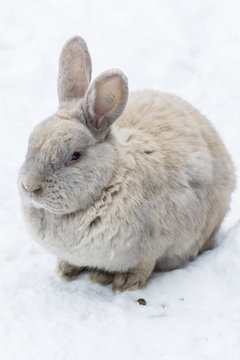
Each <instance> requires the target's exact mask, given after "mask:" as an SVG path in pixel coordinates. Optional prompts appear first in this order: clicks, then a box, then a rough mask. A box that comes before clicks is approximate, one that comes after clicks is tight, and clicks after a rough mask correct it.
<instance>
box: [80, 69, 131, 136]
mask: <svg viewBox="0 0 240 360" xmlns="http://www.w3.org/2000/svg"><path fill="white" fill-rule="evenodd" d="M127 99H128V82H127V78H126V76H125V75H124V74H123V73H122V72H121V71H120V70H109V71H105V72H104V73H102V74H101V75H100V76H99V77H98V78H97V79H96V80H95V81H94V82H93V83H92V85H91V86H90V87H89V89H88V90H87V93H86V95H85V99H84V104H83V111H84V116H85V119H86V124H87V126H88V128H89V129H90V130H91V131H92V133H93V135H94V136H95V137H96V138H98V139H99V140H103V139H104V137H105V136H106V134H107V132H108V130H109V127H110V126H111V125H112V123H113V122H114V121H115V120H116V119H117V118H118V117H119V116H120V115H121V114H122V112H123V110H124V108H125V106H126V103H127Z"/></svg>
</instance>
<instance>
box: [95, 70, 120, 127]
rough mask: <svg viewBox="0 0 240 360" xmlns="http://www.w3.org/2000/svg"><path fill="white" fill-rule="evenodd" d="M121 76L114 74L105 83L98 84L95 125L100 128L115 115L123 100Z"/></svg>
mask: <svg viewBox="0 0 240 360" xmlns="http://www.w3.org/2000/svg"><path fill="white" fill-rule="evenodd" d="M121 88H122V86H121V78H120V77H118V76H113V77H112V78H110V79H108V80H106V81H105V82H104V83H103V84H101V83H100V84H98V85H97V86H96V93H95V96H96V98H95V102H94V113H95V119H94V126H95V127H96V128H97V129H99V128H100V127H101V126H102V125H103V122H104V121H106V119H107V118H108V119H110V118H112V117H113V115H114V112H115V111H116V109H117V107H118V106H119V103H120V102H121V98H122V92H121Z"/></svg>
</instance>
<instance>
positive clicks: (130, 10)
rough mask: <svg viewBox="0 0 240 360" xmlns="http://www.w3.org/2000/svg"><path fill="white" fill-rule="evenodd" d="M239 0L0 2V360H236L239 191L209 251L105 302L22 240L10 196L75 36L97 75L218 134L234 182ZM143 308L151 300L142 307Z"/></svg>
mask: <svg viewBox="0 0 240 360" xmlns="http://www.w3.org/2000/svg"><path fill="white" fill-rule="evenodd" d="M239 15H240V1H238V0H236V1H235V0H228V1H220V0H218V1H217V0H216V1H214V0H198V1H196V0H192V1H190V0H189V1H181V0H172V1H167V0H166V1H159V0H155V1H154V0H143V1H140V0H139V1H137V0H135V1H130V0H128V1H127V0H121V1H115V0H100V1H97V0H95V1H94V0H85V1H83V0H61V1H57V0H52V1H50V0H42V1H34V0H25V1H21V0H19V1H17V0H8V1H6V0H0V125H1V127H0V153H1V157H0V162H1V164H0V169H1V176H0V204H1V207H0V226H1V228H0V237H1V238H0V269H1V270H0V359H1V360H21V359H24V360H30V359H35V360H38V359H41V360H43V359H44V360H50V359H51V360H52V359H54V360H68V359H69V360H72V359H83V360H85V359H90V360H91V359H96V358H98V359H104V360H108V359H117V360H125V359H127V360H128V359H134V360H135V359H137V360H141V359H146V358H147V359H151V360H155V359H164V360H175V359H178V360H188V359H191V360H192V359H194V360H198V359H199V360H205V359H211V360H214V359H218V360H221V359H222V360H225V359H230V360H239V359H240V281H239V275H240V261H239V255H240V239H239V238H240V221H239V218H240V217H239V208H240V196H239V195H240V189H239V187H238V188H237V190H236V191H235V193H234V194H233V197H232V203H231V210H230V211H229V213H228V215H227V217H226V219H225V221H224V224H223V226H222V228H221V232H220V234H219V236H218V239H217V243H216V247H215V249H214V250H212V251H209V252H206V253H204V254H203V255H202V256H200V257H198V258H197V259H196V260H195V261H194V262H192V263H190V264H188V265H187V266H186V267H185V268H183V269H180V270H176V271H172V272H169V273H164V274H157V273H155V274H154V275H153V276H152V279H151V281H150V283H149V285H148V287H147V288H146V289H144V290H138V291H133V292H125V293H122V294H113V293H112V290H111V287H110V286H107V287H103V286H100V285H97V284H93V283H90V282H89V280H88V274H87V273H85V274H83V275H82V276H81V277H79V278H78V279H77V280H76V281H74V282H71V283H66V282H64V281H63V280H61V279H59V278H58V276H57V275H56V274H55V272H54V268H55V258H54V257H53V256H51V255H49V254H48V253H46V252H45V251H44V250H43V249H41V248H40V247H39V246H38V245H37V244H35V243H34V242H33V241H32V239H31V238H30V236H29V234H28V233H27V231H26V229H25V225H24V222H23V220H22V217H21V211H20V206H19V197H18V192H17V186H16V177H17V173H18V169H19V167H20V165H21V163H22V161H23V159H24V155H25V151H26V147H27V139H28V136H29V133H30V131H31V129H32V127H33V126H34V125H35V124H37V123H38V122H39V121H40V120H42V119H43V118H44V117H46V116H48V115H50V114H52V113H53V112H54V111H55V110H56V108H57V96H56V77H57V61H58V56H59V52H60V50H61V47H62V45H63V43H64V41H65V40H66V39H68V38H69V37H71V36H72V35H75V34H79V35H82V36H83V37H84V38H85V39H86V41H87V43H88V46H89V49H90V52H91V55H92V60H93V70H94V71H93V75H94V76H96V74H98V73H100V72H101V71H103V70H106V69H108V68H112V67H119V68H120V69H122V70H123V71H124V72H125V73H126V74H127V76H128V78H129V84H130V88H131V89H132V90H134V89H139V88H154V89H159V90H163V91H168V92H173V93H175V94H178V95H180V96H182V97H183V98H185V99H186V100H188V101H189V102H191V103H192V104H194V105H195V106H196V107H197V108H199V109H200V110H201V111H202V112H203V113H204V114H205V115H206V116H207V117H208V118H209V119H211V121H212V123H213V124H214V126H215V127H216V128H217V129H218V131H219V132H220V134H221V136H222V138H223V140H224V142H225V144H226V146H227V148H228V150H229V151H230V153H231V154H232V157H233V159H234V162H235V164H236V168H237V174H238V177H239V171H240V161H239V158H240V148H239V140H240V121H239V120H240V101H239V99H240V86H239V84H240V27H239ZM138 298H144V299H146V301H147V305H146V306H140V305H139V304H138V302H137V299H138Z"/></svg>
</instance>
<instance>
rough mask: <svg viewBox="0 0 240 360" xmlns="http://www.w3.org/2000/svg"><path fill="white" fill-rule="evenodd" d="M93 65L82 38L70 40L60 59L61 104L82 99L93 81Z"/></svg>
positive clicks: (59, 89)
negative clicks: (74, 99)
mask: <svg viewBox="0 0 240 360" xmlns="http://www.w3.org/2000/svg"><path fill="white" fill-rule="evenodd" d="M91 72H92V64H91V58H90V55H89V52H88V48H87V45H86V43H85V41H84V40H83V39H82V38H81V37H80V36H75V37H73V38H71V39H69V40H68V41H67V42H66V43H65V45H64V46H63V49H62V52H61V55H60V59H59V72H58V98H59V102H60V103H61V102H63V101H66V100H71V99H73V98H81V97H83V96H84V95H85V92H86V90H87V88H88V85H89V83H90V80H91Z"/></svg>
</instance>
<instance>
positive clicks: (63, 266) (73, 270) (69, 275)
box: [56, 260, 86, 281]
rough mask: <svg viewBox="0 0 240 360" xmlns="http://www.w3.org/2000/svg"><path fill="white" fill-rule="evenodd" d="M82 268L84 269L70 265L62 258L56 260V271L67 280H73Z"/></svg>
mask: <svg viewBox="0 0 240 360" xmlns="http://www.w3.org/2000/svg"><path fill="white" fill-rule="evenodd" d="M84 270H86V268H84V267H78V266H75V265H72V264H70V263H69V262H67V261H64V260H58V262H57V268H56V272H57V273H58V274H59V275H60V276H61V278H63V279H64V280H67V281H71V280H75V279H76V277H77V276H78V275H79V274H80V273H81V272H82V271H84Z"/></svg>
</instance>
